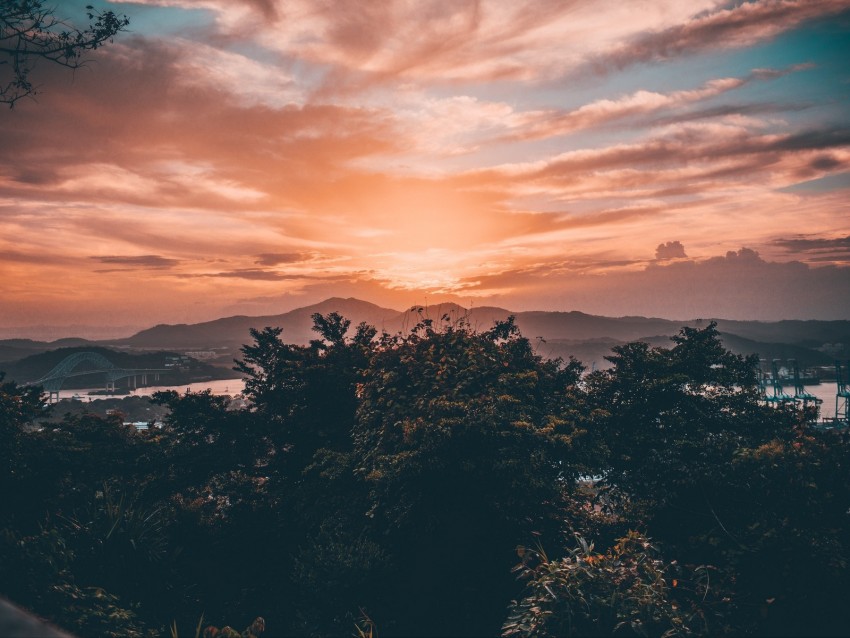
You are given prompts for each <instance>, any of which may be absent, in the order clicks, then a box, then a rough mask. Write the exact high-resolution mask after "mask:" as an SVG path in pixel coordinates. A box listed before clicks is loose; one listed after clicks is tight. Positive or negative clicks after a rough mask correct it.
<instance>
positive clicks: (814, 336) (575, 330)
mask: <svg viewBox="0 0 850 638" xmlns="http://www.w3.org/2000/svg"><path fill="white" fill-rule="evenodd" d="M329 312H338V313H339V314H341V315H342V316H344V317H345V318H346V319H349V320H350V321H351V324H352V327H354V326H357V325H358V324H359V323H361V322H365V323H368V324H370V325H373V326H375V327H376V328H377V329H378V330H379V331H385V332H387V333H389V334H395V333H399V332H401V333H405V332H407V331H409V330H410V329H411V328H412V327H413V326H414V325H416V323H418V322H419V321H421V320H422V319H431V320H432V321H433V323H434V325H436V326H439V325H440V324H441V323H443V322H448V323H458V322H460V321H463V322H465V323H466V324H467V325H469V326H471V327H472V328H473V329H476V330H486V329H489V328H490V327H491V326H492V325H493V322H494V321H503V320H505V319H507V318H508V317H509V316H514V317H515V318H516V323H517V326H518V327H519V328H520V330H521V331H522V333H523V334H524V335H525V336H526V337H528V338H529V339H531V340H533V341H534V340H537V341H540V342H543V343H545V342H547V341H549V342H550V343H551V344H553V347H552V348H550V349H552V350H556V351H557V352H558V354H560V355H563V353H565V352H566V349H567V348H568V347H569V346H570V345H572V346H574V347H575V348H576V349H577V350H579V351H582V352H584V353H585V354H591V353H594V354H595V353H598V352H600V351H599V350H598V349H597V348H602V347H603V346H604V345H608V346H609V349H610V345H611V344H616V343H623V342H628V341H635V340H642V339H643V340H648V341H649V340H657V339H658V338H665V337H669V336H672V335H675V334H677V333H678V332H679V331H680V330H681V329H682V328H683V327H691V328H699V327H704V326H706V325H708V323H709V321H716V322H717V325H718V331H719V332H720V333H721V334H723V335H727V341H729V342H730V343H734V345H735V346H736V347H735V348H734V349H735V350H740V349H742V348H747V347H752V348H756V350H755V351H756V352H757V353H760V354H762V353H763V355H768V354H772V353H774V352H785V351H787V352H795V353H797V355H798V356H803V358H804V359H807V360H810V361H811V364H814V363H815V362H817V363H822V362H823V361H824V360H825V359H829V358H830V357H832V356H833V355H835V356H840V357H842V358H844V357H846V356H848V355H850V321H848V320H830V321H818V320H780V321H775V322H765V321H741V320H731V319H722V318H721V319H690V320H673V319H663V318H660V317H643V316H639V315H627V316H622V317H606V316H602V315H591V314H587V313H584V312H581V311H578V310H571V311H546V310H530V311H518V312H514V311H511V310H508V309H505V308H500V307H497V306H481V307H475V306H472V307H470V308H465V307H463V306H461V305H459V304H456V303H438V304H429V305H427V306H426V305H424V304H422V305H415V306H411V307H410V308H407V309H405V310H396V309H393V308H386V307H382V306H379V305H377V304H374V303H372V302H369V301H364V300H361V299H357V298H355V297H348V298H342V297H330V298H328V299H325V300H324V301H320V302H318V303H315V304H311V305H308V306H303V307H300V308H294V309H292V310H290V311H288V312H285V313H281V314H276V315H260V316H250V315H232V316H229V317H221V318H218V319H213V320H209V321H204V322H198V323H194V324H186V323H179V324H167V323H166V324H158V325H156V326H152V327H150V328H146V329H144V330H140V331H139V332H137V333H135V334H133V335H131V336H130V337H126V338H122V339H108V340H98V341H88V340H85V339H76V338H66V339H59V340H56V341H54V342H49V343H48V342H37V341H34V340H31V339H9V340H0V361H10V360H13V359H17V358H20V357H21V356H26V355H27V354H32V353H35V352H40V351H44V350H48V349H51V348H56V347H61V346H66V345H70V344H71V343H73V344H74V345H78V346H84V345H88V344H90V345H91V346H93V347H94V346H106V347H112V348H118V349H124V350H131V351H132V350H136V351H146V350H152V349H169V350H178V351H183V352H186V351H211V350H217V351H219V354H218V359H219V364H220V365H223V364H226V363H230V362H232V358H233V355H234V354H235V353H238V351H239V349H240V348H241V346H242V345H243V344H245V343H248V342H250V339H251V337H250V330H251V329H252V328H253V329H257V330H261V329H262V328H265V327H267V326H275V327H281V328H282V330H283V332H282V335H281V338H282V339H283V340H284V341H287V342H290V343H298V344H306V343H308V342H309V341H310V339H314V338H315V337H316V333H315V332H314V331H313V330H312V318H311V317H312V315H313V314H315V313H320V314H327V313H329ZM555 344H557V347H554V345H555ZM781 344H785V345H791V346H794V348H795V349H790V350H789V349H787V348H786V349H782V348H780V347H779V346H780V345H781ZM579 346H581V347H579ZM807 353H808V354H807ZM556 356H557V355H556ZM603 356H604V355H603ZM801 363H802V362H801Z"/></svg>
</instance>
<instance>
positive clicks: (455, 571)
mask: <svg viewBox="0 0 850 638" xmlns="http://www.w3.org/2000/svg"><path fill="white" fill-rule="evenodd" d="M313 319H314V325H315V331H316V333H317V339H315V340H314V341H312V342H311V343H310V344H309V345H306V346H297V345H292V344H287V343H285V342H284V340H283V339H282V333H281V331H280V330H279V329H276V328H267V329H265V330H262V331H254V332H252V336H253V339H254V341H253V343H251V344H249V345H246V346H244V348H243V350H242V358H241V360H239V361H237V362H236V366H237V369H239V370H240V371H241V372H242V373H243V374H244V375H245V377H246V388H247V398H248V406H249V407H248V408H247V409H238V410H237V409H234V407H235V406H234V405H233V404H231V403H230V402H229V401H228V399H226V398H222V397H217V396H214V395H212V394H211V393H209V392H202V393H186V394H182V395H181V394H177V393H175V392H167V393H162V394H160V395H158V397H157V401H158V402H159V403H160V404H161V405H162V406H163V408H164V409H167V411H168V415H167V417H166V418H165V423H164V425H163V427H162V428H151V429H150V430H148V431H146V432H136V431H135V430H134V429H133V428H132V427H125V426H123V425H122V422H121V419H120V417H118V416H110V417H107V418H101V417H98V416H96V415H94V414H91V413H88V412H82V413H78V414H66V415H64V416H60V417H58V418H55V417H53V416H52V415H50V414H49V411H46V410H44V408H43V406H42V397H41V395H40V391H39V390H38V389H37V388H22V387H19V386H17V385H15V384H14V383H3V382H2V379H0V439H2V440H0V461H2V462H0V481H2V488H3V496H4V507H3V508H2V509H0V573H3V574H13V575H14V578H7V579H4V582H3V583H2V588H1V589H0V592H2V593H3V594H4V595H7V596H9V597H10V598H11V599H12V600H14V601H16V602H17V603H18V604H21V605H24V606H27V607H30V608H31V609H33V610H35V611H36V613H39V614H41V615H44V616H46V617H48V618H50V619H52V620H53V621H54V622H56V623H58V624H60V625H61V626H63V627H66V628H68V629H70V630H73V631H76V632H78V633H80V634H81V635H109V634H121V635H130V636H140V635H144V633H145V632H146V631H147V632H150V631H158V632H159V633H161V634H162V633H167V628H166V627H165V623H171V624H172V628H173V630H174V632H175V633H176V628H177V627H195V626H196V624H198V623H197V619H198V615H199V614H200V613H201V612H202V611H203V612H204V613H205V616H204V617H205V618H206V619H207V620H205V622H209V623H211V625H210V626H209V627H208V628H207V629H205V630H204V632H205V633H204V635H207V634H209V635H214V634H216V632H218V633H217V634H216V635H218V636H223V635H237V633H238V632H236V631H235V630H233V629H232V627H222V625H223V621H224V620H225V619H232V618H250V617H251V616H250V615H249V613H252V612H253V610H256V609H262V610H263V611H264V617H265V618H268V619H269V624H270V626H273V627H275V628H277V629H279V633H281V634H286V635H342V634H350V633H351V632H352V630H354V631H357V632H359V633H360V634H362V635H374V634H375V633H376V629H375V627H376V626H380V629H381V632H382V633H387V634H388V635H404V634H416V635H421V634H422V633H423V632H432V633H439V634H452V635H492V634H495V633H496V632H498V631H499V628H500V627H502V631H503V633H504V634H505V635H508V636H516V635H543V634H547V633H550V634H562V633H563V634H564V635H571V634H572V635H576V634H582V635H584V634H589V635H594V634H595V635H609V634H616V635H622V634H625V635H630V634H638V635H664V634H666V635H670V636H673V635H689V634H704V633H707V632H710V633H712V634H724V633H734V634H751V635H777V634H782V633H786V634H807V633H808V634H840V633H842V630H843V629H844V628H845V627H846V626H848V625H850V616H848V608H847V607H846V605H844V603H843V600H842V595H843V593H844V592H845V591H847V590H848V589H850V578H848V566H847V565H848V558H850V540H848V539H850V517H849V516H848V515H847V512H848V507H850V463H848V459H850V449H848V447H849V446H850V440H849V439H848V436H847V435H846V433H840V432H822V431H819V430H817V429H814V428H812V427H810V426H809V425H807V424H806V422H805V419H804V418H803V416H802V415H801V413H800V412H799V411H796V410H794V409H791V408H788V409H774V408H768V407H765V406H764V405H762V404H760V402H759V400H758V394H757V389H756V385H755V377H754V363H755V361H754V360H753V359H748V358H742V357H737V356H734V355H732V354H730V353H729V352H727V351H726V350H725V349H724V348H723V347H722V346H721V344H720V342H719V338H718V334H717V331H716V326H714V325H713V324H712V325H710V326H708V327H707V328H705V329H702V330H693V329H684V330H683V331H682V333H680V335H678V336H677V337H675V338H674V340H673V344H672V346H671V347H670V348H650V347H649V346H647V345H646V344H642V343H631V344H626V345H623V346H619V347H617V348H615V350H614V352H613V353H612V356H611V362H612V364H613V366H612V367H611V368H610V369H609V370H603V371H598V372H593V373H591V374H588V375H586V376H584V377H582V373H583V369H582V366H581V364H579V363H578V362H576V361H573V360H570V361H566V362H565V361H561V360H555V361H549V360H544V359H542V358H540V357H539V356H537V355H536V354H535V352H534V349H533V348H532V347H531V344H530V343H529V341H528V340H527V339H525V338H524V337H523V336H522V335H521V334H520V333H519V331H518V330H517V328H516V326H515V325H514V323H513V320H512V319H509V320H508V321H505V322H500V323H497V324H496V325H494V326H493V327H492V329H490V330H486V331H484V332H476V331H474V330H472V329H471V328H470V327H469V326H468V325H467V324H466V323H464V321H463V320H459V321H451V320H449V319H448V318H444V319H443V320H442V321H440V322H433V321H430V320H427V319H423V320H422V321H420V322H419V323H418V324H417V325H416V326H415V327H414V328H413V330H412V331H411V332H410V333H408V334H404V335H402V334H398V335H388V334H382V335H378V334H377V332H376V330H375V329H374V328H371V327H369V326H366V325H360V326H358V327H356V328H353V327H352V326H351V324H350V322H348V321H347V320H346V319H344V318H343V317H341V316H339V315H337V314H335V313H331V314H329V315H325V316H321V315H315V316H314V317H313ZM48 418H49V419H51V421H50V422H48V421H47V419H48ZM636 529H637V530H641V532H642V533H641V534H638V533H636V532H633V531H630V530H636ZM565 533H566V537H567V538H572V537H573V536H574V535H578V536H577V537H578V540H577V545H576V546H570V547H568V548H564V549H563V550H562V554H561V555H555V554H553V555H552V556H551V557H550V556H547V555H546V554H545V553H544V552H543V551H542V549H539V548H538V549H537V550H528V549H524V550H522V552H523V553H522V558H523V562H522V564H521V565H520V566H519V568H518V569H517V573H518V574H519V576H520V582H518V581H517V580H516V579H514V578H513V577H512V576H511V573H510V569H511V566H512V565H513V564H514V563H515V557H514V550H515V548H516V547H517V546H518V545H521V544H523V543H527V542H528V539H529V538H535V537H536V538H538V539H539V540H538V542H539V543H541V544H544V543H545V544H546V545H548V546H549V547H552V546H553V545H555V541H556V540H557V539H561V538H564V537H565V536H564V534H565ZM649 535H651V537H652V538H653V542H652V543H650V541H649V540H648V536H649ZM584 538H592V539H594V541H595V542H596V543H597V544H599V546H602V547H608V546H610V547H611V549H609V550H607V551H606V552H604V553H599V552H596V551H594V549H593V546H592V544H589V543H587V542H586V541H584V540H582V539H584ZM656 544H657V546H658V547H662V548H663V550H664V555H665V556H668V557H675V558H676V560H675V561H674V560H666V559H665V558H663V557H662V555H661V553H660V552H659V551H658V549H656ZM523 585H525V593H523V590H522V587H523ZM512 599H513V600H515V601H518V602H514V603H513V604H512V605H511V608H510V617H509V619H508V620H507V621H505V620H504V619H505V605H506V604H507V603H508V602H509V601H510V600H512ZM373 618H374V620H372V619H373ZM202 625H203V623H201V624H200V625H198V629H197V632H200V631H201V630H202V629H203V626H202ZM219 627H222V628H221V629H218V628H219ZM254 629H257V627H255V628H254ZM277 629H276V631H277ZM246 631H251V632H253V633H254V635H257V633H258V632H257V631H254V630H252V629H250V628H249V629H248V630H246ZM197 632H196V633H197Z"/></svg>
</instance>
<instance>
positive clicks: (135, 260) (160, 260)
mask: <svg viewBox="0 0 850 638" xmlns="http://www.w3.org/2000/svg"><path fill="white" fill-rule="evenodd" d="M89 259H93V260H95V261H99V262H100V263H102V264H111V265H116V266H130V267H132V268H145V269H153V270H160V269H165V268H173V267H174V266H176V265H177V264H179V263H180V260H178V259H168V258H167V257H161V256H160V255H131V256H122V255H98V256H93V257H90V258H89Z"/></svg>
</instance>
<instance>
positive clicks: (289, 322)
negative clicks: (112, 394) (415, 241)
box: [110, 297, 400, 350]
mask: <svg viewBox="0 0 850 638" xmlns="http://www.w3.org/2000/svg"><path fill="white" fill-rule="evenodd" d="M329 312H338V313H339V314H341V315H343V316H344V317H345V318H347V319H349V320H351V323H352V325H353V326H356V325H357V324H358V323H360V322H361V321H365V322H366V323H368V324H371V325H374V326H376V327H378V328H379V329H380V328H381V325H382V323H383V322H385V321H386V320H389V319H392V318H395V317H397V316H398V315H399V314H400V313H399V311H398V310H390V309H388V308H381V307H380V306H377V305H375V304H372V303H369V302H367V301H360V300H359V299H341V298H338V297H334V298H331V299H327V300H325V301H322V302H320V303H317V304H314V305H312V306H306V307H304V308H296V309H295V310H291V311H290V312H287V313H284V314H281V315H267V316H262V317H246V316H241V315H240V316H236V317H227V318H224V319H215V320H213V321H205V322H203V323H195V324H176V325H167V324H163V325H158V326H154V327H153V328H149V329H147V330H142V331H141V332H139V333H137V334H135V335H133V336H132V337H128V338H127V339H120V340H116V341H112V342H110V343H112V344H113V345H118V346H131V347H134V348H145V349H148V348H172V349H173V348H176V349H182V350H185V349H187V348H197V349H207V348H215V347H226V348H230V349H234V348H235V349H238V348H239V346H241V345H242V344H244V343H248V342H249V341H250V339H251V338H250V335H249V330H250V329H251V328H255V329H258V330H261V329H263V328H265V327H267V326H271V327H280V328H283V334H282V338H283V339H284V340H285V341H287V342H290V343H301V344H306V343H307V342H309V341H310V339H315V338H316V336H317V335H316V333H315V332H313V331H312V326H313V321H312V319H311V318H310V317H311V316H312V315H313V314H315V313H319V314H327V313H329Z"/></svg>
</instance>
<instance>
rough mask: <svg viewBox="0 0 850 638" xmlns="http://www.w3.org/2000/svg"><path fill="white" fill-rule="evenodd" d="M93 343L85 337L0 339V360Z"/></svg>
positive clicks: (21, 357) (20, 357) (13, 359)
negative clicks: (44, 339)
mask: <svg viewBox="0 0 850 638" xmlns="http://www.w3.org/2000/svg"><path fill="white" fill-rule="evenodd" d="M88 345H95V344H94V343H93V342H91V341H88V340H86V339H75V338H66V339H57V340H56V341H34V340H33V339H3V340H0V361H17V360H19V359H23V358H24V357H28V356H30V355H32V354H36V353H39V352H45V351H47V350H55V349H57V348H72V347H76V346H88Z"/></svg>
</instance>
